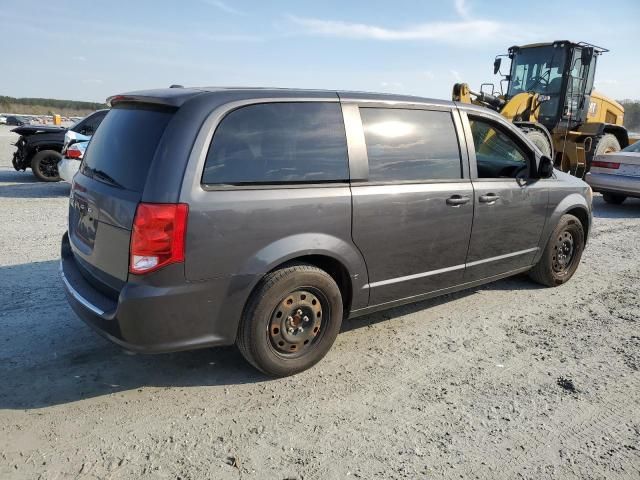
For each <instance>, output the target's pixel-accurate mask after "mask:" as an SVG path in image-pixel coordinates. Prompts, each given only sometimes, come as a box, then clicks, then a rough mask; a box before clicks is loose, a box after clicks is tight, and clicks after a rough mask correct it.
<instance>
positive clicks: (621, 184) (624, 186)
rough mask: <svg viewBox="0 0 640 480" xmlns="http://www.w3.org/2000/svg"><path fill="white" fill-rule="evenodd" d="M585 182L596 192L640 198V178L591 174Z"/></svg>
mask: <svg viewBox="0 0 640 480" xmlns="http://www.w3.org/2000/svg"><path fill="white" fill-rule="evenodd" d="M585 181H586V182H587V183H588V184H589V185H591V188H593V190H594V191H596V192H605V193H606V192H611V193H619V194H622V195H628V196H630V197H640V177H630V176H626V175H610V174H608V173H591V172H589V173H587V175H586V177H585Z"/></svg>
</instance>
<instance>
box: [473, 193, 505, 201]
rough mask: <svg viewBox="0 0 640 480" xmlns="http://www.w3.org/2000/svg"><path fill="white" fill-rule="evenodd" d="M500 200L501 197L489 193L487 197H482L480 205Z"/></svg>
mask: <svg viewBox="0 0 640 480" xmlns="http://www.w3.org/2000/svg"><path fill="white" fill-rule="evenodd" d="M499 198H500V195H496V194H495V193H487V194H486V195H480V197H478V200H479V201H480V203H494V202H495V201H496V200H498V199H499Z"/></svg>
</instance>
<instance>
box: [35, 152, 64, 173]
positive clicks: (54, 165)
mask: <svg viewBox="0 0 640 480" xmlns="http://www.w3.org/2000/svg"><path fill="white" fill-rule="evenodd" d="M58 161H59V159H58V157H56V156H55V155H49V156H48V157H45V158H43V159H42V160H40V165H39V166H38V169H39V170H40V173H42V174H43V175H44V176H45V177H49V178H54V177H57V176H58Z"/></svg>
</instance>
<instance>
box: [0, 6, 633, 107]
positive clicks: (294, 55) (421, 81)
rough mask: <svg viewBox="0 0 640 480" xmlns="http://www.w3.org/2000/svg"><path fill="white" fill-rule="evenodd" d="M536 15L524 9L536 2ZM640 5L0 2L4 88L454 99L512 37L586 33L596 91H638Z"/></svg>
mask: <svg viewBox="0 0 640 480" xmlns="http://www.w3.org/2000/svg"><path fill="white" fill-rule="evenodd" d="M527 5H528V6H529V7H528V8H529V11H528V12H527V14H526V15H524V14H523V13H522V12H523V11H524V9H525V7H526V6H527ZM639 20H640V0H620V1H615V0H612V1H609V2H604V3H603V2H602V1H600V0H597V1H593V0H582V1H574V0H568V1H559V0H555V1H545V0H538V1H536V2H513V1H508V0H438V1H435V0H433V1H428V0H422V1H420V0H395V1H388V0H385V1H378V0H368V1H364V0H360V1H347V0H338V1H336V0H320V1H314V2H309V1H307V2H302V1H294V0H281V1H280V0H273V1H257V0H172V1H166V0H156V1H153V0H140V1H138V0H108V1H107V0H105V1H91V0H82V1H80V0H55V1H49V0H20V1H15V0H0V32H1V35H2V41H0V49H1V50H0V51H1V52H2V53H1V54H0V95H9V96H13V97H47V98H60V99H72V100H88V101H98V102H102V101H104V100H105V99H106V97H108V96H110V95H114V94H116V93H122V92H127V91H131V90H141V89H147V88H158V87H167V86H169V85H171V84H181V85H185V86H268V87H298V88H318V89H330V90H360V91H375V92H389V93H402V94H411V95H419V96H424V97H431V98H445V99H447V98H450V96H451V88H452V86H453V84H454V83H455V82H459V81H465V82H467V83H469V85H470V86H471V88H472V89H474V90H477V89H479V88H480V84H481V83H483V82H493V83H496V84H497V83H498V82H499V80H500V77H498V76H494V75H493V59H494V57H495V56H496V55H497V54H501V53H506V50H507V49H508V47H509V46H511V45H521V44H526V43H533V42H538V41H551V40H565V39H566V40H572V41H587V42H590V43H593V44H596V45H601V46H603V47H606V48H608V49H610V50H611V51H610V52H608V53H605V54H604V55H603V56H602V57H600V59H599V63H598V71H597V74H596V88H597V89H598V90H600V91H602V92H603V93H605V94H606V95H608V96H610V97H613V98H616V99H640V61H638V60H639V58H638V53H637V52H638V46H639V44H640V25H639Z"/></svg>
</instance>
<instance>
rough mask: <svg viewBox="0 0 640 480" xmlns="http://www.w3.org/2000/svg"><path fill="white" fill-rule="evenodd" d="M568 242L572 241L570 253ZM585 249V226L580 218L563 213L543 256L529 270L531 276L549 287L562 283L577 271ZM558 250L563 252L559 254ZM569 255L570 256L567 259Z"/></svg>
mask: <svg viewBox="0 0 640 480" xmlns="http://www.w3.org/2000/svg"><path fill="white" fill-rule="evenodd" d="M566 242H570V243H571V246H572V247H571V252H570V253H569V252H567V251H566V250H564V248H565V247H564V245H565V243H566ZM583 251H584V228H582V224H581V223H580V220H578V219H577V218H576V217H574V216H573V215H569V214H567V215H563V216H562V217H560V221H559V222H558V225H557V226H556V228H555V229H554V230H553V233H552V234H551V237H549V241H548V242H547V246H546V247H545V249H544V252H543V253H542V257H541V258H540V260H539V261H538V263H537V264H536V265H534V267H533V268H532V269H531V270H530V271H529V277H531V279H532V280H534V281H535V282H537V283H540V284H541V285H545V286H547V287H557V286H559V285H562V284H563V283H565V282H567V281H568V280H569V279H570V278H571V277H572V276H573V274H574V273H575V271H576V269H577V268H578V265H579V264H580V259H581V258H582V252H583ZM558 252H561V254H560V255H558ZM567 255H568V256H569V258H568V259H567V260H565V258H566V257H567ZM565 262H566V263H565Z"/></svg>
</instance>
